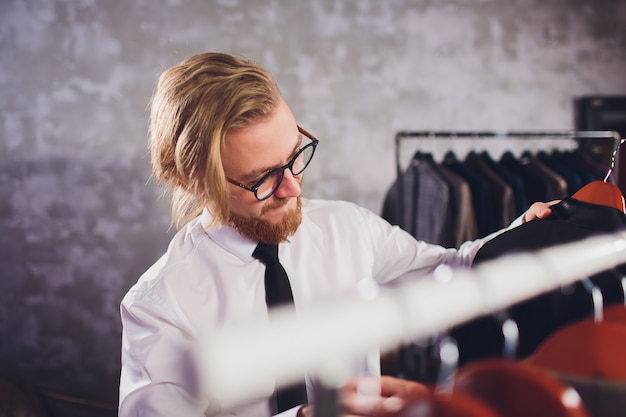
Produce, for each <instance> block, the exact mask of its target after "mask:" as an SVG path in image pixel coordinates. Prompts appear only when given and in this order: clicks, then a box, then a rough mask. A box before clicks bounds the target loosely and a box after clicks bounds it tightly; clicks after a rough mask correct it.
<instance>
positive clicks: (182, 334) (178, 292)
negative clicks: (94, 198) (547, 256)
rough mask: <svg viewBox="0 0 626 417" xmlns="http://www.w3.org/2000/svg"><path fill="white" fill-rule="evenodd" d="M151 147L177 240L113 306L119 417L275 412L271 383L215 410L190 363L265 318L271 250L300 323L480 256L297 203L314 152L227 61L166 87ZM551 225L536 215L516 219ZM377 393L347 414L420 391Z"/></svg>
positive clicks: (536, 209) (384, 389) (388, 386)
mask: <svg viewBox="0 0 626 417" xmlns="http://www.w3.org/2000/svg"><path fill="white" fill-rule="evenodd" d="M149 144H150V145H149V146H150V151H151V156H152V166H153V172H154V176H155V177H156V179H158V180H159V181H161V182H163V183H164V184H165V185H166V186H167V188H168V189H169V190H170V192H171V194H172V215H173V219H174V221H175V223H176V225H177V226H179V227H182V228H181V230H179V232H178V233H177V234H176V236H175V237H174V238H173V240H172V242H171V244H170V246H169V248H168V250H167V252H166V253H165V255H164V256H163V257H161V259H159V260H158V261H157V262H156V263H155V264H154V265H153V266H152V267H151V268H150V269H149V270H148V271H147V272H146V273H145V274H144V275H143V276H142V277H141V278H140V279H139V281H138V283H137V284H136V285H135V286H134V287H133V288H132V289H131V290H130V291H129V292H128V294H127V295H126V297H125V298H124V300H123V301H122V305H121V317H122V323H123V327H124V330H123V340H122V375H121V381H120V406H119V412H120V416H121V417H127V416H174V415H176V416H201V415H210V416H213V415H241V416H269V415H270V413H273V412H276V410H275V402H274V398H275V396H274V395H273V391H274V386H273V383H272V381H268V382H267V393H266V395H264V396H262V397H261V398H253V399H251V400H250V401H249V402H248V403H246V404H241V405H240V406H239V407H238V408H237V409H235V410H225V409H221V404H220V400H219V398H210V395H209V394H207V393H206V392H204V390H203V389H202V388H200V387H201V385H202V384H201V383H199V381H201V380H202V375H201V372H200V369H201V366H200V362H201V359H200V358H197V357H196V356H195V354H194V353H193V352H195V350H194V345H195V343H196V342H197V341H198V340H200V339H202V340H206V339H207V338H209V339H210V335H211V334H213V333H215V332H216V331H219V330H220V329H223V328H228V327H231V326H237V325H239V324H241V323H245V322H246V320H249V319H250V318H257V317H267V315H268V313H267V311H268V305H267V303H269V299H266V295H267V297H269V293H270V291H269V290H267V291H266V288H265V284H264V276H265V273H266V271H269V270H270V266H269V264H268V261H265V260H259V259H258V257H257V245H258V244H259V243H264V244H266V245H265V246H271V245H272V244H278V255H279V259H280V263H281V264H282V266H283V267H284V270H285V271H286V272H287V275H288V277H289V284H290V287H291V292H292V293H293V303H294V305H295V309H296V311H298V310H299V309H305V308H307V306H312V305H314V304H315V303H319V302H320V300H323V299H325V298H327V297H330V296H332V295H335V294H338V293H341V292H348V291H350V290H353V289H354V288H355V287H356V285H357V282H358V281H359V280H361V279H363V278H367V279H372V280H374V281H375V282H376V283H378V284H385V283H387V282H390V281H392V280H394V279H397V278H400V277H402V276H405V275H406V274H411V275H414V276H416V277H422V276H427V275H428V274H430V273H431V272H432V271H433V270H434V269H435V268H436V267H437V266H438V265H439V264H442V263H446V264H449V265H452V266H461V267H463V266H469V265H470V264H471V262H472V259H473V257H474V255H475V254H476V252H477V250H478V249H479V247H480V246H481V245H482V243H483V241H475V242H468V243H466V244H464V245H463V246H462V247H461V248H460V249H459V250H454V249H444V248H442V247H439V246H435V245H430V244H426V243H424V242H418V241H416V240H415V239H414V238H412V237H411V236H410V235H409V234H408V233H406V232H404V231H402V230H401V229H399V228H397V227H392V226H390V225H389V224H388V223H387V222H386V221H384V220H382V219H381V218H380V217H378V216H376V215H375V214H373V213H371V212H370V211H368V210H365V209H363V208H360V207H357V206H356V205H354V204H351V203H347V202H336V201H332V202H331V201H316V200H305V199H303V198H302V197H301V195H300V192H301V188H300V185H301V181H302V172H303V171H304V169H305V168H306V167H307V166H308V164H309V163H310V162H311V159H312V157H313V155H314V152H315V148H316V147H317V146H318V145H317V144H318V140H317V139H316V138H314V137H313V136H312V135H311V134H309V133H308V132H307V131H306V130H305V129H303V128H301V127H299V126H298V125H297V123H296V120H295V118H294V116H293V114H292V113H291V111H290V109H289V107H288V106H287V104H286V103H285V101H284V100H283V98H282V96H281V93H280V91H279V89H278V87H277V85H276V83H275V82H274V80H273V79H272V77H271V75H270V74H269V73H268V72H267V71H266V70H264V69H263V68H261V67H259V66H258V65H256V64H254V63H251V62H248V61H244V60H241V59H238V58H235V57H232V56H229V55H225V54H219V53H205V54H198V55H195V56H192V57H190V58H188V59H186V60H184V61H183V62H182V63H180V64H179V65H177V66H174V67H173V68H170V69H169V70H167V71H165V72H164V73H163V74H162V76H161V78H160V80H159V83H158V86H157V89H156V92H155V94H154V96H153V98H152V103H151V114H150V127H149ZM322 146H323V145H322ZM549 212H550V209H549V206H548V205H547V204H543V203H537V204H535V205H534V206H533V207H532V208H531V209H530V210H529V212H528V213H527V214H526V216H527V219H528V220H530V219H532V218H535V217H544V216H546V215H548V214H549ZM263 246H264V245H259V248H260V247H263ZM266 264H268V266H267V267H266ZM289 296H290V297H291V294H289ZM252 348H253V347H252ZM369 371H371V370H369ZM376 371H377V370H374V371H373V372H374V373H376ZM367 372H368V370H367V369H355V375H358V374H365V373H367ZM308 382H309V392H308V394H309V399H310V395H311V394H312V392H311V389H310V382H311V381H310V380H309V381H308ZM379 382H380V384H381V393H380V396H378V397H376V398H375V399H371V398H370V399H368V400H367V401H365V400H363V399H362V398H359V395H358V393H357V390H356V389H355V386H356V385H355V383H354V381H352V382H351V383H349V384H347V385H346V387H345V388H344V389H343V390H342V395H341V405H342V407H343V410H344V411H345V413H346V414H353V415H384V413H385V412H386V411H385V410H387V412H390V411H397V409H398V407H401V402H398V401H395V400H398V399H401V398H402V397H403V396H406V395H408V394H411V393H414V392H416V391H419V390H420V389H422V388H421V386H419V384H416V383H412V382H409V381H402V380H399V379H396V378H389V377H384V378H382V379H380V381H379ZM209 388H210V387H209ZM209 391H210V389H209ZM305 394H306V393H305ZM303 401H306V400H303ZM292 405H293V404H292ZM302 405H304V402H301V403H297V404H295V406H293V407H292V408H291V409H289V410H287V411H286V414H287V415H295V414H296V413H297V412H298V413H299V414H300V415H307V414H308V415H310V414H311V413H312V409H311V406H307V407H302ZM278 411H282V410H278Z"/></svg>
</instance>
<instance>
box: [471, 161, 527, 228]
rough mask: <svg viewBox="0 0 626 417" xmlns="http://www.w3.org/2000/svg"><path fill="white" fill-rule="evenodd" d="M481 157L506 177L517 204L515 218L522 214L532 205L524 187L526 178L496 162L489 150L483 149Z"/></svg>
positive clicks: (502, 176) (500, 174) (503, 177)
mask: <svg viewBox="0 0 626 417" xmlns="http://www.w3.org/2000/svg"><path fill="white" fill-rule="evenodd" d="M480 156H481V158H482V159H483V160H484V161H485V163H487V165H488V166H490V167H491V168H492V169H493V170H494V171H495V172H496V173H497V174H498V175H499V176H500V177H501V178H502V179H504V180H505V181H506V182H507V184H508V185H509V186H510V187H511V188H512V189H513V201H514V205H515V212H514V216H513V217H514V218H517V217H518V216H521V215H522V213H524V212H525V211H526V210H528V207H530V203H529V202H528V197H526V191H525V189H524V179H523V178H522V177H521V176H520V175H517V174H515V173H514V172H513V171H511V170H510V169H508V168H506V167H505V166H504V165H502V164H500V163H498V162H496V161H495V160H494V159H493V158H492V157H491V155H489V152H487V151H483V152H481V153H480Z"/></svg>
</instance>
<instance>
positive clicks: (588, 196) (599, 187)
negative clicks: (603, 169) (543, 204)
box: [572, 139, 626, 213]
mask: <svg viewBox="0 0 626 417" xmlns="http://www.w3.org/2000/svg"><path fill="white" fill-rule="evenodd" d="M624 141H626V139H622V140H621V141H620V142H619V143H618V144H617V146H616V147H615V149H614V150H613V155H612V156H611V165H610V167H609V171H608V172H607V174H606V176H605V177H604V180H603V181H600V180H597V181H592V182H590V183H589V184H587V185H584V186H583V187H582V188H581V189H580V190H578V191H576V192H575V193H574V195H572V198H573V199H576V200H578V201H584V202H586V203H591V204H599V205H603V206H608V207H613V208H616V209H618V210H620V211H621V212H622V213H626V205H625V204H624V196H623V195H622V192H621V190H620V189H619V188H618V187H617V186H616V185H614V184H611V183H609V182H608V179H609V177H610V176H611V174H612V173H613V169H614V167H615V156H616V155H617V152H618V151H619V148H620V146H621V145H622V144H623V143H624Z"/></svg>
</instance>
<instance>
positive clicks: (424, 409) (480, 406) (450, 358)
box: [396, 337, 504, 417]
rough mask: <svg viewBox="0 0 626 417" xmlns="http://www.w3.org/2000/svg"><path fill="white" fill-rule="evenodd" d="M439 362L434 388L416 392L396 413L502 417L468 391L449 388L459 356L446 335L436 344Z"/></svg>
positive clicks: (413, 416) (402, 415) (422, 416)
mask: <svg viewBox="0 0 626 417" xmlns="http://www.w3.org/2000/svg"><path fill="white" fill-rule="evenodd" d="M439 359H440V362H441V366H440V368H439V374H438V375H437V383H436V386H435V388H434V389H433V390H430V391H428V392H424V393H419V394H418V395H417V396H415V397H413V398H411V399H410V403H409V405H408V406H407V407H406V408H405V409H404V410H403V411H402V412H401V413H400V414H398V415H396V417H504V416H502V415H500V414H499V413H497V412H496V411H495V410H493V409H492V408H491V407H489V406H488V405H487V404H485V403H483V402H482V401H480V400H479V399H477V398H474V397H472V396H470V395H467V394H464V393H461V392H455V391H454V390H453V389H452V386H453V383H454V374H455V372H456V368H457V365H458V360H459V351H458V347H457V345H456V342H455V341H454V340H453V339H452V338H449V337H446V338H444V339H443V340H442V341H441V342H440V344H439Z"/></svg>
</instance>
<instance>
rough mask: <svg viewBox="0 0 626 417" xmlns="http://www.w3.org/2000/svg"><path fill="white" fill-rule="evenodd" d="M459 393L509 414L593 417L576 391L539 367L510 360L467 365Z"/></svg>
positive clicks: (460, 376)
mask: <svg viewBox="0 0 626 417" xmlns="http://www.w3.org/2000/svg"><path fill="white" fill-rule="evenodd" d="M454 390H455V392H460V393H464V394H468V395H472V396H474V397H475V398H478V399H480V400H482V401H483V402H485V403H486V404H488V405H489V406H491V407H492V408H493V409H495V410H496V411H497V412H498V413H500V414H501V415H503V416H507V417H527V416H551V417H589V416H590V414H589V412H588V411H587V410H586V409H585V407H584V405H583V403H582V400H581V399H580V397H579V396H578V394H577V393H576V391H575V390H574V389H573V388H571V387H568V386H567V385H564V384H562V383H561V382H559V381H558V380H556V379H555V378H553V377H551V376H550V375H548V374H547V373H545V372H542V371H541V370H539V369H537V368H533V367H531V366H528V365H525V364H523V363H520V362H514V361H511V360H506V359H485V360H480V361H476V362H472V363H469V364H467V365H465V366H463V367H462V368H461V369H460V370H459V372H458V373H457V377H456V381H455V384H454Z"/></svg>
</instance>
